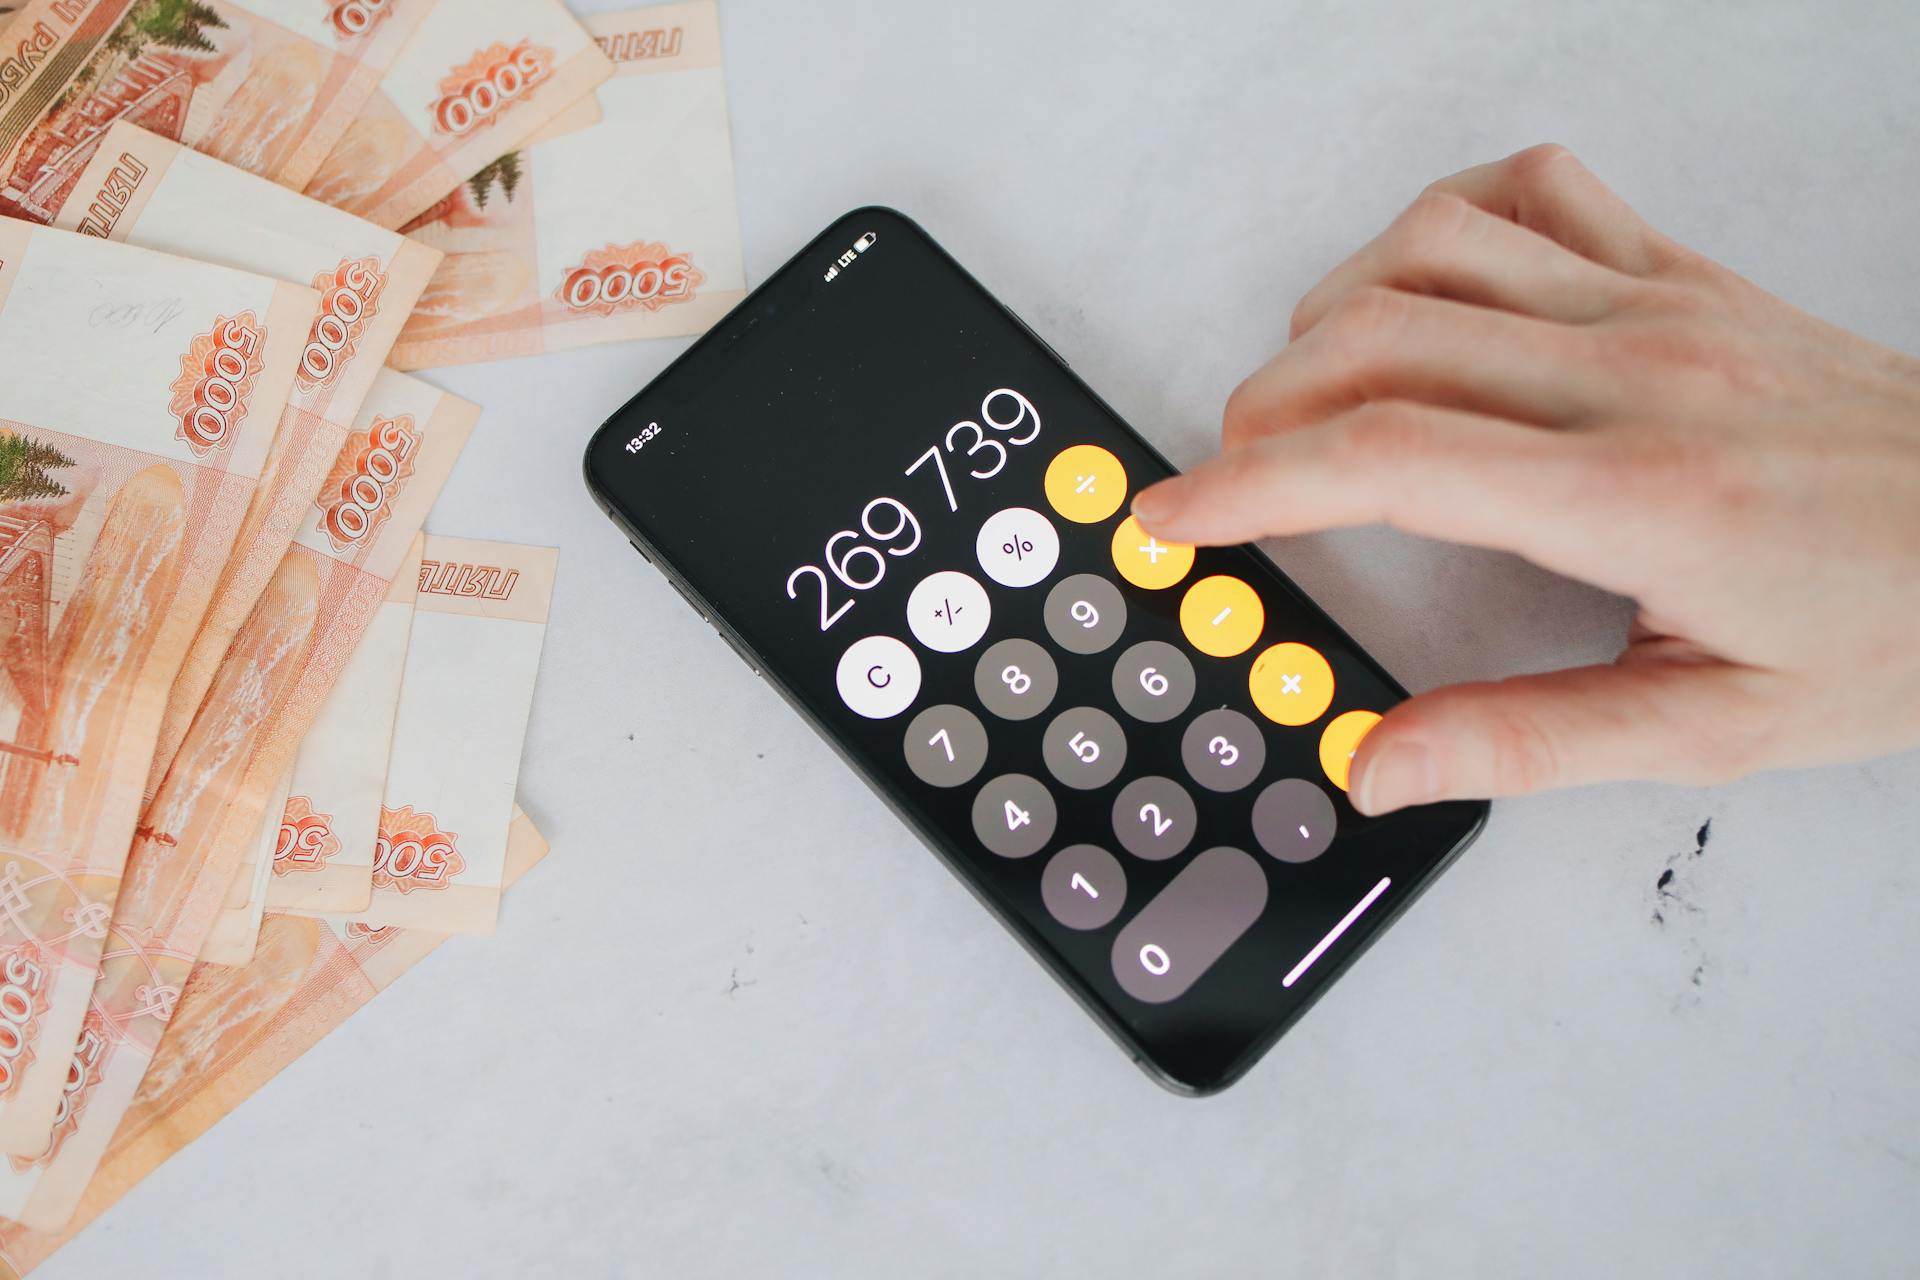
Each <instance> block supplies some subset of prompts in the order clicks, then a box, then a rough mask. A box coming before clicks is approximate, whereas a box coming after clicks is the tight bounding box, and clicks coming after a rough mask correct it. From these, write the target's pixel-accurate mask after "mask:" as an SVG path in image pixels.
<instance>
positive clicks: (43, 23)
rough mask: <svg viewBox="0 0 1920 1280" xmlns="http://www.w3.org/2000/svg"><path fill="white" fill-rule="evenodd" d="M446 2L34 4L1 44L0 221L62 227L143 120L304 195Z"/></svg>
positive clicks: (37, 0) (105, 0) (90, 0)
mask: <svg viewBox="0 0 1920 1280" xmlns="http://www.w3.org/2000/svg"><path fill="white" fill-rule="evenodd" d="M433 5H434V0H28V2H27V4H26V5H25V6H24V7H23V8H22V9H21V11H20V12H19V13H17V14H16V15H15V16H14V20H13V21H12V22H11V23H9V24H8V25H7V27H6V29H5V31H4V33H3V37H0V213H6V214H10V215H12V216H15V217H21V218H28V219H31V220H33V221H37V222H51V221H52V220H53V216H54V214H55V213H56V212H58V210H59V209H60V206H61V205H62V204H63V203H64V202H65V200H66V198H67V193H68V191H69V190H70V189H71V187H72V185H73V183H74V181H75V180H76V179H77V178H78V176H79V174H80V172H81V171H82V170H83V169H85V168H86V167H87V165H88V164H89V163H90V162H91V160H92V159H93V154H94V152H95V151H96V150H97V149H98V147H99V146H100V143H101V137H102V135H103V134H104V133H105V131H106V130H107V128H108V127H109V126H110V125H112V124H113V123H114V122H115V121H116V120H122V119H125V120H130V121H132V122H133V123H135V124H140V125H144V126H146V127H147V128H149V129H152V130H153V131H155V132H156V133H162V134H165V135H166V136H167V137H169V138H175V139H178V140H180V141H182V142H185V143H186V144H187V145H188V146H191V147H193V148H195V149H197V150H200V151H204V152H206V153H207V154H208V155H211V156H215V157H217V158H219V159H221V160H225V161H227V162H228V163H230V164H233V165H236V166H238V167H240V168H242V169H245V170H247V171H248V172H250V173H256V174H259V175H260V176H262V177H265V178H271V179H272V180H274V181H275V182H278V183H281V184H282V185H284V186H289V187H292V188H293V189H294V190H296V191H297V190H299V189H300V188H301V187H303V186H305V185H306V183H307V180H308V179H309V178H311V177H312V176H313V174H314V172H315V170H317V169H318V168H319V166H320V163H321V161H322V160H324V159H325V158H326V156H327V154H328V153H329V152H330V151H331V150H332V149H333V146H334V144H335V143H336V142H337V141H338V140H339V138H340V136H341V134H342V133H343V132H344V131H345V130H346V128H347V126H348V124H350V123H351V122H352V120H353V117H354V116H355V115H357V114H358V113H359V111H360V109H361V108H362V107H363V106H364V105H365V103H366V102H367V99H368V98H369V96H370V95H371V94H372V93H373V91H374V90H375V88H376V87H378V85H379V83H380V78H381V76H382V75H383V74H384V73H385V71H386V70H387V69H388V67H389V66H390V65H391V64H392V62H393V59H394V57H395V55H396V54H398V53H399V52H400V49H401V48H402V46H404V45H405V44H406V43H407V42H408V41H409V39H410V38H411V37H412V35H413V34H414V31H415V30H416V29H417V28H418V27H419V26H420V24H421V22H422V21H423V20H424V19H425V18H426V17H427V15H428V14H429V13H430V12H431V11H432V9H433Z"/></svg>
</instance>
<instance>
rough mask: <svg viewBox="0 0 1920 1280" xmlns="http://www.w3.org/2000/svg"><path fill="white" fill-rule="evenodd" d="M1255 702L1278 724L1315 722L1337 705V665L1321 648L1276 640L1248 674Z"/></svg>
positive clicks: (1249, 686) (1296, 725) (1294, 726)
mask: <svg viewBox="0 0 1920 1280" xmlns="http://www.w3.org/2000/svg"><path fill="white" fill-rule="evenodd" d="M1247 688H1248V690H1249V691H1250V692H1251V693H1252V694H1253V705H1254V706H1256V707H1258V708H1260V714H1261V715H1263V716H1265V717H1266V718H1267V719H1269V720H1271V721H1273V722H1274V723H1275V724H1284V725H1286V726H1288V727H1289V728H1299V727H1300V726H1301V725H1303V724H1312V723H1313V722H1314V721H1315V720H1318V719H1319V718H1320V717H1321V716H1323V715H1325V714H1326V713H1327V708H1328V707H1330V706H1332V705H1333V668H1332V667H1330V666H1328V665H1327V660H1326V659H1325V658H1323V657H1321V656H1320V652H1319V650H1317V649H1312V648H1309V647H1308V646H1306V645H1304V644H1291V643H1289V644H1276V645H1274V646H1273V647H1272V648H1271V649H1268V650H1267V651H1266V652H1264V653H1262V654H1261V655H1260V656H1259V657H1257V658H1255V659H1254V660H1253V670H1252V672H1251V673H1249V674H1248V676H1247Z"/></svg>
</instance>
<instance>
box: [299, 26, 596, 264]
mask: <svg viewBox="0 0 1920 1280" xmlns="http://www.w3.org/2000/svg"><path fill="white" fill-rule="evenodd" d="M612 74H613V66H612V64H610V63H609V62H608V61H607V59H606V57H605V56H604V55H603V54H601V52H600V51H599V49H597V48H595V47H594V43H593V40H592V39H591V38H590V37H589V36H588V35H587V32H586V30H585V29H584V28H582V27H581V25H580V24H579V23H578V22H576V21H575V20H574V18H573V15H572V14H570V13H568V12H567V10H566V7H565V6H564V5H562V4H561V3H560V0H460V2H459V3H454V4H442V5H441V6H440V7H439V8H438V9H436V10H435V11H434V12H433V13H430V14H428V15H427V19H426V21H425V22H423V23H421V24H420V29H419V30H418V31H416V32H415V33H414V37H413V39H412V40H410V41H408V42H407V46H406V48H404V49H402V50H401V51H400V56H399V57H398V58H396V59H395V60H394V63H393V66H392V67H390V68H388V70H387V73H386V75H385V76H383V77H382V78H381V81H380V88H379V89H378V91H376V92H375V93H374V94H373V96H372V97H371V98H369V99H368V100H367V104H366V106H365V108H364V109H362V111H361V112H360V115H359V117H358V118H357V119H355V120H354V121H353V123H352V124H350V125H348V126H347V130H346V133H345V134H344V136H342V137H341V139H340V142H339V144H338V145H337V146H335V147H334V149H333V152H332V154H331V155H329V156H328V157H327V158H326V161H325V162H324V163H323V164H322V165H321V166H320V171H319V172H318V173H316V174H315V175H314V176H313V179H312V181H310V182H309V183H308V184H307V186H306V191H307V194H309V195H311V196H313V197H315V198H316V199H319V200H324V201H326V202H327V203H328V204H331V205H335V206H337V207H338V208H342V209H346V210H349V211H351V212H353V213H357V214H360V215H361V216H362V217H365V218H370V219H372V220H373V221H374V222H377V223H379V224H380V225H381V226H384V227H399V226H401V225H403V224H405V223H406V222H408V221H410V220H411V219H413V218H415V217H417V216H418V215H419V214H420V213H421V211H423V210H425V209H426V208H428V207H429V206H430V205H432V204H433V202H434V201H436V200H438V199H439V198H440V197H441V196H443V195H445V194H446V193H447V192H449V191H451V190H453V189H454V188H455V187H457V186H459V185H460V184H461V183H462V182H464V181H466V180H467V179H468V178H469V177H471V176H472V175H473V174H474V173H475V172H477V171H478V170H480V169H481V168H483V167H484V166H485V165H486V164H487V163H488V162H489V161H490V160H493V159H494V158H495V157H497V156H499V155H501V154H503V153H505V152H507V151H511V150H513V149H514V148H515V147H518V146H520V145H521V144H523V143H524V142H526V140H527V139H528V138H529V137H532V136H533V135H534V134H535V133H537V132H538V131H539V130H540V129H542V128H543V127H544V126H546V125H547V124H548V123H549V122H550V121H552V120H553V118H554V117H555V116H557V115H559V114H560V113H561V112H562V111H564V110H566V109H567V108H568V107H570V106H572V105H573V104H574V103H575V102H577V101H579V100H580V99H581V98H582V97H585V96H586V95H587V94H588V93H590V92H591V91H592V90H593V88H594V86H595V85H598V84H600V83H601V82H602V81H604V80H606V79H607V77H608V76H610V75H612Z"/></svg>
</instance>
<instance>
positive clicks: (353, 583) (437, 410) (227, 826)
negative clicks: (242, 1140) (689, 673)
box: [0, 371, 479, 1226]
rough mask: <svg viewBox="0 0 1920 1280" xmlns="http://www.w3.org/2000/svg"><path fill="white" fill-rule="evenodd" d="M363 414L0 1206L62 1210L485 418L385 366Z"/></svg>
mask: <svg viewBox="0 0 1920 1280" xmlns="http://www.w3.org/2000/svg"><path fill="white" fill-rule="evenodd" d="M367 412H368V413H369V414H370V415H371V418H370V420H364V421H365V425H364V426H358V427H356V441H357V444H358V446H359V447H355V446H353V445H350V446H349V448H348V449H347V450H346V451H343V453H342V455H341V463H340V468H339V470H337V471H336V473H335V475H334V476H331V477H329V481H330V482H329V483H328V484H327V485H326V486H324V487H323V489H322V492H321V496H320V499H319V500H318V501H317V502H316V503H315V504H314V506H313V508H312V510H311V512H310V514H309V516H308V519H307V522H306V524H305V526H304V527H303V529H302V531H301V534H300V536H299V538H298V539H296V541H295V544H294V546H293V548H292V549H291V550H290V551H288V552H287V554H286V556H285V557H284V558H283V559H282V560H281V562H280V568H279V570H278V571H277V572H276V573H275V574H274V576H273V579H272V581H271V582H270V583H269V584H268V586H267V589H266V591H265V592H263V593H262V595H261V597H260V600H259V602H258V603H257V604H256V605H255V606H254V610H253V613H252V614H251V615H250V616H249V617H248V619H247V621H246V624H245V625H244V626H242V627H241V628H240V632H239V634H238V635H237V636H236V637H235V639H234V642H233V646H232V648H231V649H230V650H229V651H228V653H227V657H226V659H225V660H224V661H223V662H222V663H221V665H220V668H219V670H218V671H217V672H216V673H215V676H214V681H213V684H212V685H211V687H210V688H209V689H208V692H207V700H206V703H205V705H204V706H203V707H202V708H201V711H200V714H199V715H198V716H197V717H195V719H194V722H193V727H192V728H191V729H190V730H189V731H188V733H187V737H186V740H185V741H184V742H183V743H182V744H181V746H180V750H179V752H178V753H177V754H176V755H175V757H174V761H173V764H172V766H171V767H170V768H169V769H168V770H167V776H166V778H165V779H163V780H162V782H161V784H160V789H159V791H157V792H156V793H155V795H154V798H153V800H152V802H151V803H150V804H149V805H148V806H147V811H146V814H145V816H144V817H143V818H142V820H141V823H140V829H139V831H138V833H137V835H136V836H135V838H134V841H133V848H132V851H131V852H130V853H129V854H128V857H127V863H126V872H125V876H124V877H123V880H122V883H121V886H120V896H119V900H118V902H117V903H115V905H114V909H113V921H112V938H111V941H110V943H109V945H108V949H107V954H106V955H105V957H104V958H103V960H102V962H101V964H100V966H99V978H98V980H97V981H96V982H95V983H94V986H93V991H92V998H91V1002H90V1004H89V1007H88V1009H87V1011H86V1022H87V1030H88V1032H89V1033H90V1034H91V1036H92V1039H91V1040H90V1041H89V1042H88V1044H87V1045H86V1046H85V1051H84V1052H83V1053H82V1054H81V1055H79V1056H76V1057H74V1059H73V1060H72V1062H71V1064H70V1066H69V1068H68V1076H69V1080H70V1081H76V1082H78V1083H77V1084H72V1085H70V1091H71V1093H72V1095H73V1100H72V1104H71V1106H70V1107H69V1108H68V1109H67V1111H66V1113H65V1115H64V1116H63V1119H62V1123H61V1125H60V1126H59V1127H58V1128H56V1129H55V1131H54V1140H53V1141H52V1142H51V1143H50V1144H48V1145H47V1146H46V1147H45V1148H44V1149H37V1150H36V1151H34V1152H30V1153H23V1154H26V1155H29V1156H30V1157H31V1158H30V1159H25V1160H16V1161H14V1162H12V1163H11V1165H10V1166H9V1167H7V1168H0V1216H4V1217H10V1218H15V1219H18V1220H19V1221H22V1222H25V1223H27V1224H28V1225H31V1226H42V1225H57V1224H59V1223H61V1222H64V1221H65V1220H66V1217H67V1215H68V1214H69V1213H70V1212H71V1211H72V1208H73V1204H74V1201H75V1199H76V1198H77V1197H78V1196H79V1194H80V1190H81V1188H83V1187H84V1186H85V1185H86V1180H87V1175H88V1173H89V1172H90V1171H91V1168H92V1162H93V1161H95V1160H97V1159H98V1158H99V1155H100V1152H101V1151H102V1150H104V1149H105V1146H106V1141H107V1138H108V1137H109V1136H110V1135H111V1134H112V1132H113V1129H114V1126H115V1125H117V1124H118V1123H119V1122H120V1117H121V1114H122V1113H123V1112H124V1110H125V1109H126V1106H127V1103H128V1101H129V1100H130V1099H131V1098H132V1097H133V1091H134V1089H135V1088H136V1087H137V1086H138V1085H139V1083H140V1078H141V1076H142V1075H144V1074H145V1072H146V1067H147V1063H148V1062H149V1061H151V1059H152V1057H153V1052H154V1049H155V1047H156V1046H157V1045H158V1044H159V1041H160V1037H161V1035H162V1034H163V1033H164V1032H165V1030H166V1026H167V1021H168V1019H169V1018H170V1017H171V1015H172V1012H173V1006H174V1003H175V1002H176V1001H177V999H178V997H179V993H180V989H181V984H182V983H184V982H185V981H186V979H187V975H188V973H189V972H190V971H191V969H192V968H193V964H194V961H195V960H196V958H197V957H198V956H199V953H200V948H201V945H202V944H203V943H204V942H205V940H206V936H207V932H208V930H209V929H210V928H211V927H212V925H213V921H214V918H215V915H216V913H217V912H218V911H219V909H220V907H221V904H222V903H223V902H224V901H225V899H226V893H227V887H228V885H229V884H230V883H231V882H232V880H233V875H234V871H235V868H236V867H238V866H239V864H240V860H241V855H242V853H243V852H244V851H245V850H246V849H247V847H248V846H249V845H250V844H251V843H252V841H253V840H254V839H255V838H256V836H257V835H258V832H259V829H260V828H259V824H260V822H261V820H262V817H263V815H264V813H265V810H266V806H267V802H268V801H269V800H270V799H271V798H272V793H273V789H274V787H275V786H276V785H277V784H278V782H279V780H280V779H281V778H282V777H283V776H284V775H285V772H286V770H287V768H288V767H289V766H290V765H291V764H292V763H293V759H294V753H295V749H296V748H297V747H298V745H299V742H300V739H301V737H302V736H303V735H304V733H305V730H306V727H307V725H309V724H310V723H312V718H313V715H314V713H315V712H316V711H317V710H318V709H319V705H320V703H321V702H322V701H324V699H325V697H326V694H327V691H328V689H329V688H330V687H331V685H332V682H333V679H334V677H335V676H337V675H338V674H339V672H340V670H341V668H342V667H344V666H345V665H346V661H347V658H348V657H349V656H350V655H351V653H352V652H353V649H354V646H355V645H356V644H357V643H358V641H359V638H360V635H361V633H362V632H363V631H364V630H365V628H366V626H367V624H368V622H369V621H370V620H371V619H372V618H373V616H374V614H375V613H376V611H377V610H378V608H379V605H380V603H381V601H383V600H384V599H385V597H386V595H387V590H388V584H389V582H390V581H391V579H392V575H393V573H394V571H395V569H396V568H398V567H399V566H400V565H401V564H402V563H403V562H404V560H405V557H406V555H407V553H408V549H409V548H410V547H411V546H412V544H413V539H414V534H415V532H417V531H418V529H419V527H420V522H421V520H422V519H423V518H424V517H425V515H426V512H427V509H428V507H430V506H431V505H432V504H433V499H434V498H435V497H436V496H437V495H438V493H439V491H440V486H441V485H442V484H443V483H444V482H445V480H446V477H447V473H448V472H449V471H450V470H452V467H453V462H454V460H455V458H457V457H458V456H459V453H460V450H461V448H462V447H463V446H464V445H465V443H466V440H467V436H468V435H469V434H470V433H471V431H472V428H473V422H474V419H475V418H477V417H478V416H479V410H478V408H477V407H476V406H474V405H471V404H468V403H467V402H466V401H463V400H460V399H458V398H457V397H454V396H450V395H448V394H446V393H445V392H442V391H439V390H436V389H435V388H433V387H429V386H427V385H426V384H425V383H422V382H419V381H417V380H416V379H413V378H409V377H407V376H406V375H405V374H400V373H393V372H391V371H387V372H384V373H382V375H381V376H380V378H379V380H378V381H377V382H376V383H375V386H374V390H373V392H372V393H371V394H370V395H369V396H368V401H367ZM362 477H369V478H371V479H372V480H373V484H372V485H371V486H368V485H365V484H362V483H361V478H362Z"/></svg>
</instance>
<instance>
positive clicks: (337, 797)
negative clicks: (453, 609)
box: [229, 537, 423, 915]
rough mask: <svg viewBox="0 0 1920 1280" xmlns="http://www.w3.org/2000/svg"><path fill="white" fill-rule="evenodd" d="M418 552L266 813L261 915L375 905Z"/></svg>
mask: <svg viewBox="0 0 1920 1280" xmlns="http://www.w3.org/2000/svg"><path fill="white" fill-rule="evenodd" d="M422 545H423V540H422V539H421V538H418V537H416V538H415V539H414V541H413V547H412V549H411V550H410V551H409V552H408V558H407V561H406V562H405V563H403V564H402V565H401V566H400V569H399V570H398V571H397V572H396V573H395V574H394V578H393V586H392V588H391V589H390V590H389V591H388V592H387V598H386V600H385V601H383V602H382V603H381V605H380V612H379V613H378V614H377V615H376V616H375V617H374V620H373V621H372V623H370V624H369V625H368V627H367V634H366V635H365V636H364V637H363V638H362V639H361V641H360V647H359V648H357V649H355V650H354V652H353V658H352V659H351V660H350V661H349V662H348V663H347V665H346V669H345V670H343V671H342V672H341V673H340V678H339V679H338V680H337V681H335V682H334V686H333V692H332V693H331V694H329V695H328V697H327V701H326V703H325V704H324V705H323V706H322V707H321V708H320V715H319V717H318V718H317V719H316V720H314V722H313V727H312V728H311V729H309V730H307V736H306V739H305V740H304V741H303V742H301V744H300V754H299V755H298V756H297V757H295V759H294V763H293V775H292V777H291V779H290V780H289V782H290V785H289V790H288V795H287V797H286V799H285V800H284V802H283V803H282V804H281V806H280V807H279V808H277V809H274V810H273V811H272V812H273V814H274V818H275V829H274V831H273V833H272V835H273V837H274V838H273V840H272V847H271V849H270V850H265V847H264V845H263V850H264V851H266V852H267V854H268V857H269V859H270V862H271V865H272V873H273V874H272V879H271V881H270V882H269V884H268V886H267V898H266V906H267V907H268V908H269V909H272V910H276V911H293V912H295V913H296V914H300V915H326V914H330V913H337V912H353V911H364V910H365V909H366V908H367V906H368V905H369V904H370V903H371V902H372V900H373V856H374V842H375V840H376V838H377V837H378V836H379V834H380V801H381V800H382V799H383V798H384V796H385V794H386V785H387V757H388V753H389V751H390V750H391V748H392V746H393V717H394V714H395V713H396V712H397V711H398V710H399V708H400V677H401V675H402V673H404V671H405V670H406V665H407V641H408V638H409V637H410V636H411V635H412V633H413V602H414V596H415V594H416V592H417V590H418V585H419V581H420V556H421V548H422ZM236 879H237V877H236ZM229 901H231V897H229Z"/></svg>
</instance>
